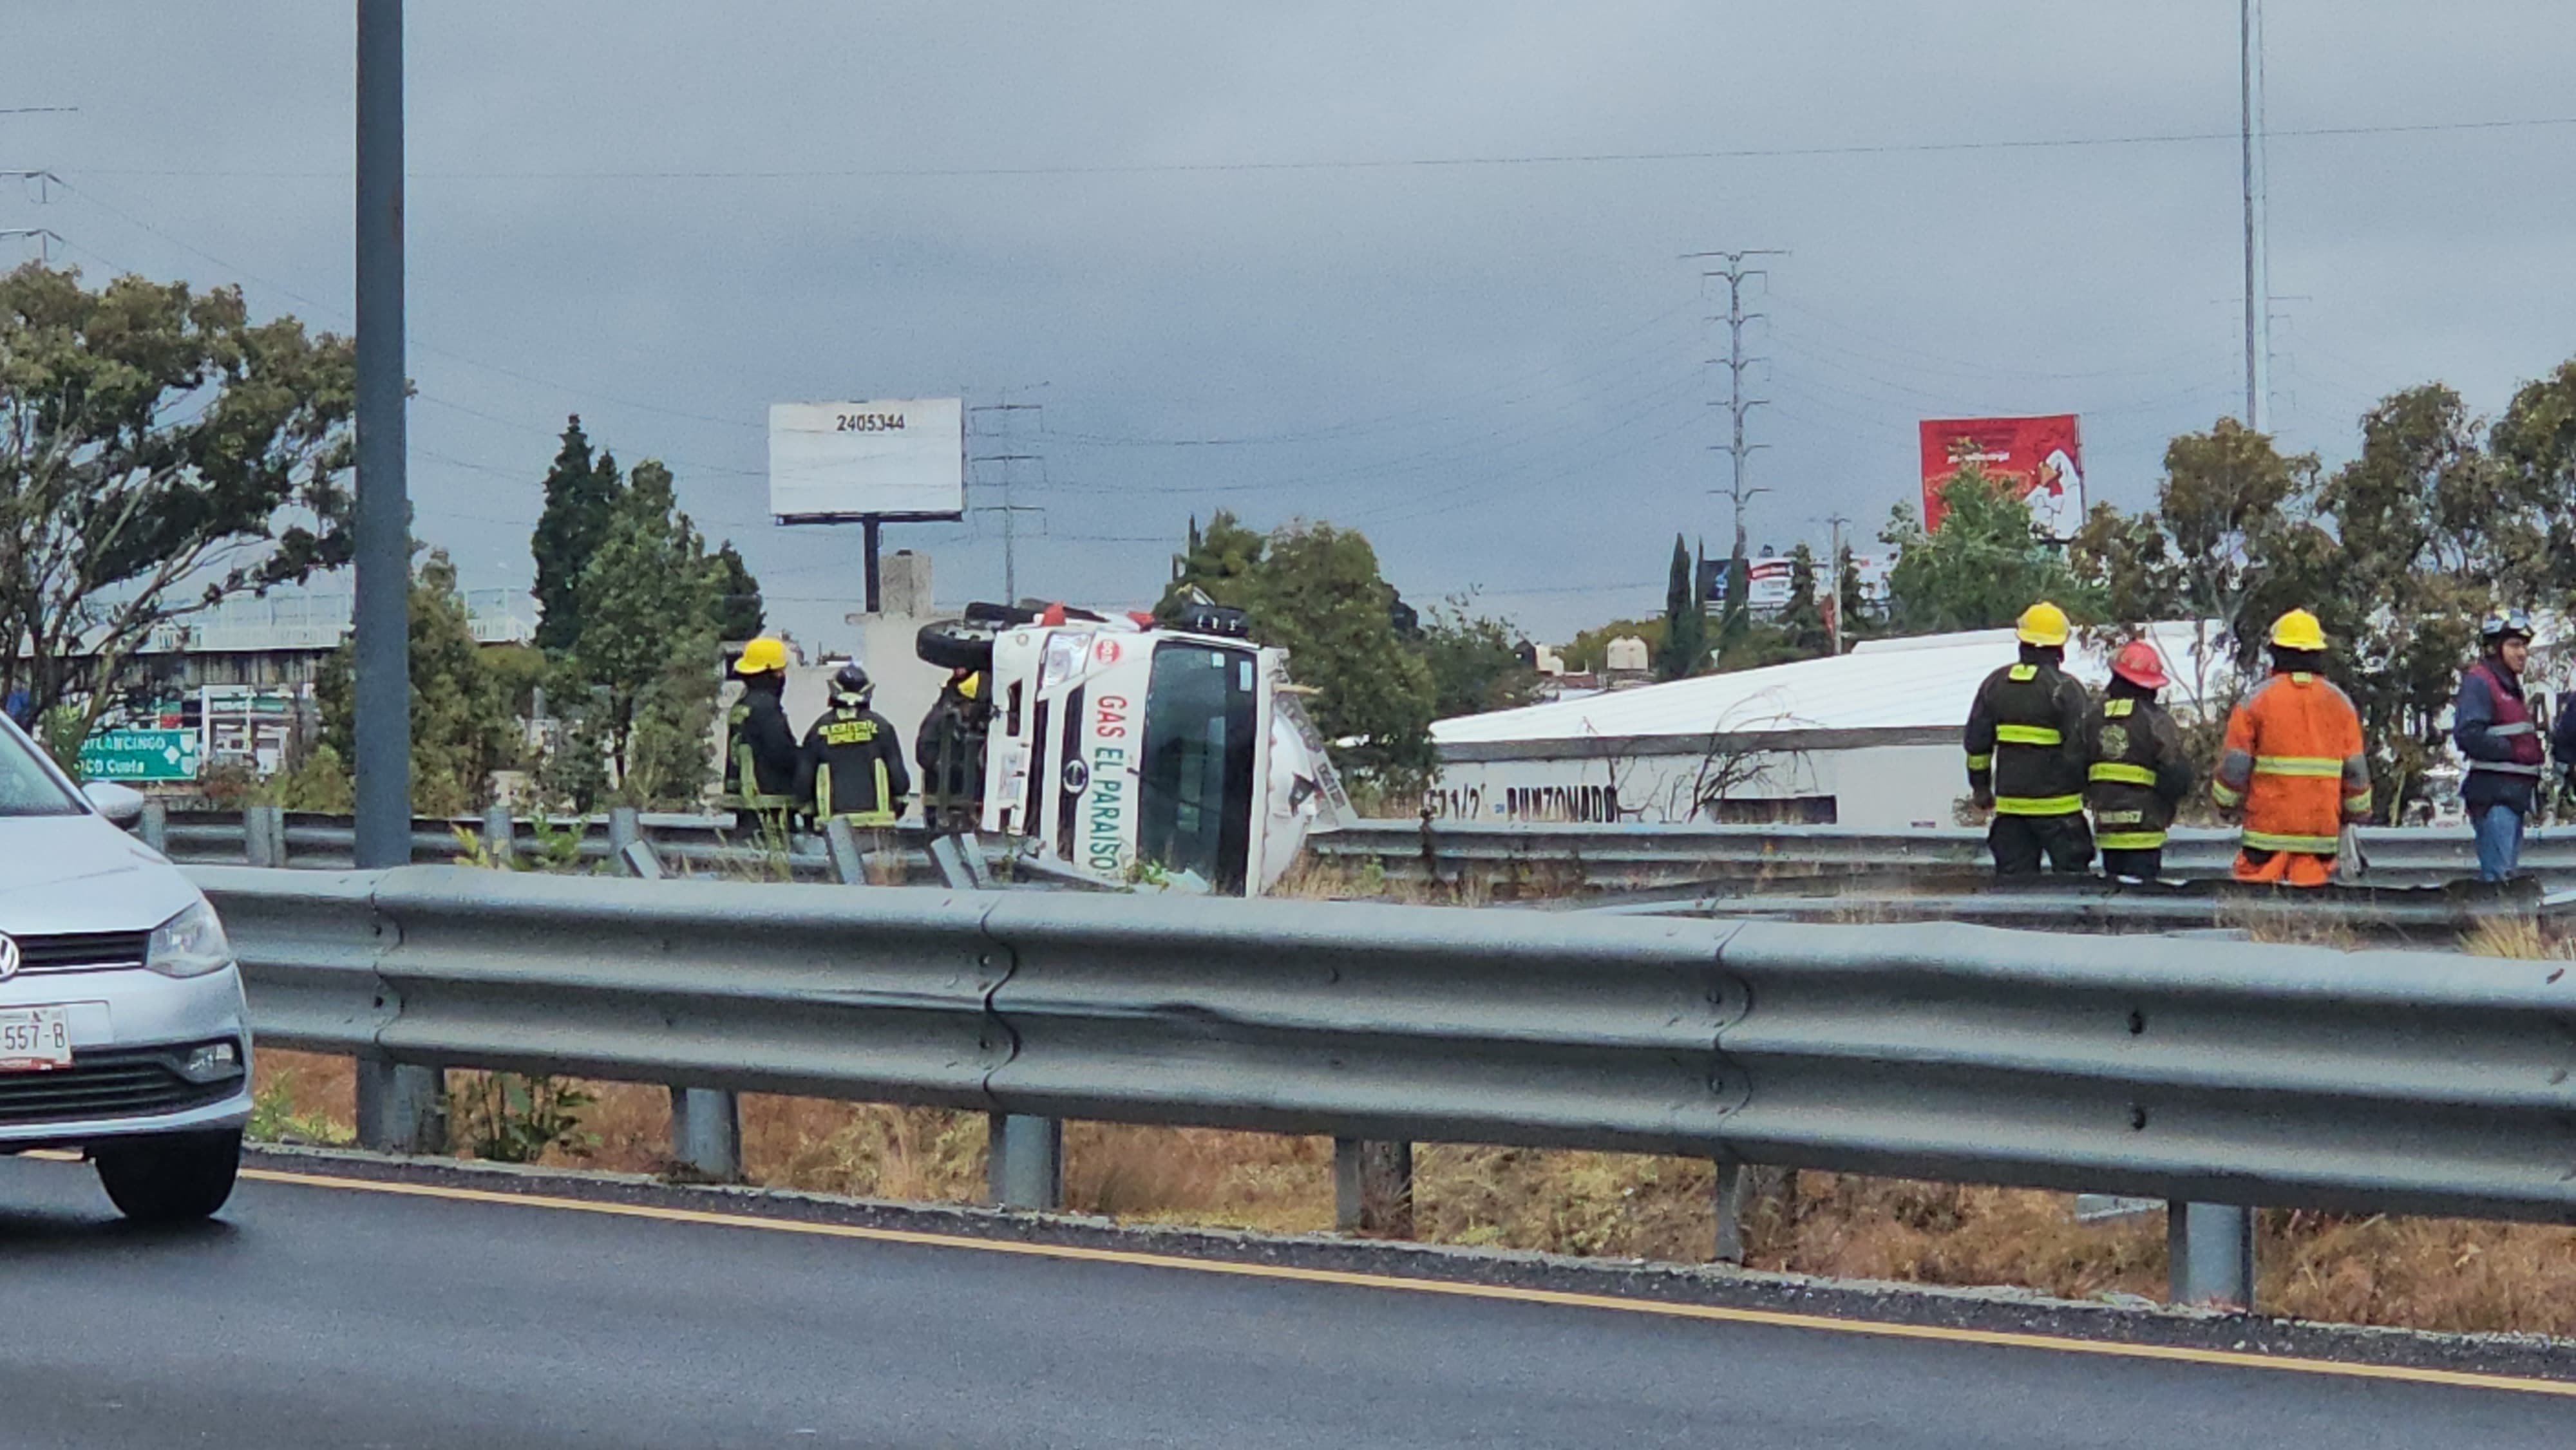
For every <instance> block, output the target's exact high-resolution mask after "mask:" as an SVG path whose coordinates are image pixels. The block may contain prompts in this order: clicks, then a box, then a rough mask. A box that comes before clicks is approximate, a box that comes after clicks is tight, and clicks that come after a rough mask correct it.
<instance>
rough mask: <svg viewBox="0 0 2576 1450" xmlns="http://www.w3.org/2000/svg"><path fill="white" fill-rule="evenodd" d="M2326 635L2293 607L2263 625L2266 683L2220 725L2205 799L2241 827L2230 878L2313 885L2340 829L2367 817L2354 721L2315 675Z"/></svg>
mask: <svg viewBox="0 0 2576 1450" xmlns="http://www.w3.org/2000/svg"><path fill="white" fill-rule="evenodd" d="M2325 656H2326V633H2325V629H2324V627H2323V626H2321V625H2319V624H2318V623H2317V617H2316V616H2315V615H2313V614H2310V613H2309V612H2308V611H2306V610H2304V609H2293V610H2291V611H2290V612H2289V613H2287V614H2284V615H2282V616H2281V617H2280V619H2278V620H2277V621H2275V622H2274V623H2273V625H2272V677H2271V678H2270V679H2268V680H2266V681H2264V682H2263V683H2262V684H2261V685H2260V686H2259V687H2257V688H2256V689H2255V691H2254V693H2253V694H2252V695H2251V696H2249V697H2247V699H2246V701H2245V703H2244V704H2242V705H2239V706H2237V707H2236V710H2235V712H2234V713H2233V714H2231V715H2230V716H2229V717H2228V720H2227V745H2226V748H2225V750H2224V751H2222V752H2221V754H2220V755H2219V758H2218V777H2217V779H2215V780H2213V781H2212V782H2211V783H2210V787H2209V793H2210V795H2211V796H2213V797H2214V798H2216V800H2217V801H2218V807H2219V809H2220V810H2221V811H2223V812H2225V813H2226V814H2227V815H2228V817H2229V818H2230V819H2232V820H2241V821H2242V822H2243V823H2244V835H2243V837H2242V838H2241V840H2240V843H2239V849H2238V851H2237V855H2236V873H2235V874H2236V879H2237V880H2239V881H2271V882H2277V883H2283V884H2287V885H2290V886H2323V885H2325V884H2326V882H2327V881H2328V879H2330V878H2331V877H2332V875H2333V872H2334V864H2335V857H2336V855H2337V853H2338V852H2339V851H2340V849H2341V837H2342V832H2343V828H2344V827H2345V826H2346V825H2350V824H2357V823H2359V822H2361V821H2363V820H2366V819H2368V818H2369V816H2370V762H2369V760H2368V759H2367V758H2366V757H2365V756H2364V755H2363V754H2362V744H2361V716H2360V714H2359V713H2358V712H2356V711H2355V710H2354V709H2353V708H2352V701H2351V700H2349V699H2347V698H2345V696H2344V693H2343V691H2341V690H2338V689H2336V688H2335V687H2334V685H2333V683H2332V682H2331V681H2329V680H2327V679H2326V677H2325V676H2324V674H2322V673H2321V671H2322V669H2323V667H2324V665H2325Z"/></svg>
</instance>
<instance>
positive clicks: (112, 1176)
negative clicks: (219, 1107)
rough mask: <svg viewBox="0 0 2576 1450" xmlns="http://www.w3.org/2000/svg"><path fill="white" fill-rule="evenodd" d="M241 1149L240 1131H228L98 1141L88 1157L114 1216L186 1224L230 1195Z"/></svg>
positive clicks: (210, 1213)
mask: <svg viewBox="0 0 2576 1450" xmlns="http://www.w3.org/2000/svg"><path fill="white" fill-rule="evenodd" d="M241 1146H242V1135H241V1130H240V1129H239V1128H231V1129H227V1130H225V1131H223V1132H219V1133H171V1134H167V1135H165V1136H162V1137H155V1138H133V1139H128V1140H124V1141H121V1142H115V1143H103V1144H100V1145H99V1146H98V1147H97V1148H95V1149H93V1150H91V1155H90V1156H91V1157H92V1158H94V1159H96V1160H97V1166H98V1181H99V1186H100V1187H102V1188H105V1189H106V1190H107V1196H108V1199H109V1201H110V1202H112V1203H114V1204H115V1205H116V1208H117V1212H119V1213H122V1214H124V1215H125V1216H126V1217H127V1218H130V1219H132V1220H134V1221H135V1222H136V1223H156V1224H167V1223H191V1222H194V1221H196V1220H198V1219H201V1218H211V1217H213V1216H214V1213H215V1211H216V1210H217V1209H220V1208H222V1207H223V1206H224V1203H225V1201H226V1200H227V1199H230V1198H231V1197H232V1196H233V1178H234V1176H235V1175H236V1174H237V1173H239V1172H240V1170H241Z"/></svg>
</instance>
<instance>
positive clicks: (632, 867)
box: [608, 806, 662, 881]
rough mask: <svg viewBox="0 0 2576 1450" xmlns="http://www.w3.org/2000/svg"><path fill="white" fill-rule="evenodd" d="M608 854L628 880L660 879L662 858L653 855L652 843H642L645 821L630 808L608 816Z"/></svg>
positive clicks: (617, 809)
mask: <svg viewBox="0 0 2576 1450" xmlns="http://www.w3.org/2000/svg"><path fill="white" fill-rule="evenodd" d="M608 854H609V855H610V856H612V857H614V858H615V859H616V861H617V866H618V869H619V870H621V871H624V872H625V873H626V874H627V875H629V876H636V877H641V878H643V879H644V880H646V881H659V880H661V879H662V858H661V857H659V856H656V855H654V854H653V843H652V842H650V841H648V840H646V839H644V818H643V816H642V814H641V813H640V812H638V811H637V810H636V809H635V808H634V807H633V806H618V807H616V808H615V809H613V810H611V811H610V812H609V813H608Z"/></svg>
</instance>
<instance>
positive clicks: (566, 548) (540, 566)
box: [528, 413, 757, 654]
mask: <svg viewBox="0 0 2576 1450" xmlns="http://www.w3.org/2000/svg"><path fill="white" fill-rule="evenodd" d="M622 489H623V485H622V484H621V483H620V482H619V480H618V474H617V459H616V456H615V455H613V454H609V453H602V454H600V455H599V456H598V457H597V458H595V459H594V458H593V457H592V456H591V450H590V435H588V434H586V433H584V432H582V430H581V415H580V414H578V413H576V414H574V415H572V417H571V418H569V419H568V420H566V422H565V423H564V430H563V446H562V447H561V448H560V449H558V450H557V451H556V453H555V462H554V466H553V467H552V468H550V469H548V470H546V481H545V490H546V504H545V510H544V512H542V513H540V514H538V515H537V530H536V532H535V533H534V534H533V535H531V536H530V537H529V539H528V552H529V553H531V554H533V555H535V556H536V563H537V647H538V648H540V649H543V650H544V651H546V652H547V653H548V654H561V653H563V652H564V651H566V650H568V649H571V648H572V647H573V641H574V640H576V639H578V638H579V637H580V635H581V576H582V572H583V571H584V570H585V569H587V568H589V567H590V561H591V559H592V558H593V557H594V556H595V555H597V554H598V552H599V546H600V545H601V544H602V543H604V542H605V541H606V540H607V537H608V526H609V520H610V519H611V517H612V516H613V515H614V514H615V512H616V509H617V499H618V496H619V494H620V493H621V492H622ZM755 632H757V631H755Z"/></svg>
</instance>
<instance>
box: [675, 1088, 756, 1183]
mask: <svg viewBox="0 0 2576 1450" xmlns="http://www.w3.org/2000/svg"><path fill="white" fill-rule="evenodd" d="M671 1166H672V1167H673V1168H675V1169H685V1170H686V1171H687V1173H688V1176H689V1177H691V1178H695V1179H697V1180H698V1181H700V1182H704V1183H739V1182H741V1181H742V1101H741V1099H739V1098H737V1097H735V1096H734V1095H733V1094H732V1093H729V1092H722V1091H718V1090H716V1089H713V1088H677V1087H675V1088H673V1089H671Z"/></svg>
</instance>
